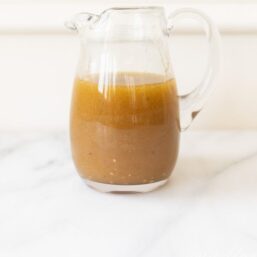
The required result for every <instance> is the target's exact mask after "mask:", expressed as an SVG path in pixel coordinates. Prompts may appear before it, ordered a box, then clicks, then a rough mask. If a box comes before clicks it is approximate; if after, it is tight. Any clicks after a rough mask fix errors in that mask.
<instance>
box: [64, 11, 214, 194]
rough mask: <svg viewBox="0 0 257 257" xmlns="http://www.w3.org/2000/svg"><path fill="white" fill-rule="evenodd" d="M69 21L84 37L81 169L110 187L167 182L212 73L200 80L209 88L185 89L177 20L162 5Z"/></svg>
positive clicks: (78, 132)
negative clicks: (172, 41)
mask: <svg viewBox="0 0 257 257" xmlns="http://www.w3.org/2000/svg"><path fill="white" fill-rule="evenodd" d="M184 12H185V11H184ZM174 17H177V14H175V15H174ZM171 20H172V17H171V18H170V21H171ZM207 23H208V22H207ZM68 26H69V27H71V28H73V29H76V30H78V32H79V35H80V39H81V53H80V60H79V64H78V69H77V74H76V78H75V82H74V89H73V96H72V104H71V120H70V134H71V146H72V154H73V159H74V163H75V165H76V168H77V170H78V172H79V174H80V176H81V177H82V178H83V179H85V181H86V182H87V183H88V184H89V185H90V186H92V187H94V188H96V189H98V190H100V191H104V192H116V191H117V192H146V191H150V190H153V189H155V188H156V187H159V186H161V185H162V184H164V183H165V182H166V181H167V179H168V178H169V176H170V174H171V172H172V170H173V168H174V166H175V163H176V160H177V155H178V147H179V135H180V127H181V126H182V129H183V128H186V127H187V126H188V125H189V123H190V122H191V120H192V117H193V116H194V113H197V112H198V111H199V108H201V106H202V103H201V102H202V100H203V99H202V98H203V97H204V98H205V96H204V94H206V92H207V91H208V92H209V91H210V83H209V81H207V82H208V83H207V82H204V83H202V84H201V85H200V86H199V87H198V88H201V89H202V92H201V93H200V92H198V93H196V91H194V92H192V94H191V95H190V96H187V97H185V96H183V97H179V96H178V95H177V89H176V82H175V78H174V74H173V71H172V66H171V59H170V53H169V37H170V28H169V27H168V25H167V21H166V19H165V16H164V12H163V9H162V8H159V7H145V8H144V7H143V8H142V7H141V8H112V9H109V10H107V11H104V12H103V13H102V14H101V15H100V16H97V15H93V14H88V13H82V14H79V15H77V16H76V17H75V18H74V19H73V21H71V22H70V23H69V24H68ZM209 31H212V29H209ZM207 73H208V72H207ZM212 75H213V72H211V74H209V75H206V76H205V77H208V76H209V77H210V76H212ZM209 80H210V79H209ZM203 81H204V80H203ZM207 84H208V85H207ZM207 88H208V90H207ZM193 94H195V96H193ZM196 94H197V95H196ZM200 94H201V95H200ZM200 96H201V97H200ZM197 97H198V100H196V98H197ZM179 101H180V102H181V101H182V102H181V105H182V106H181V107H182V110H181V111H179ZM195 103H198V107H197V108H196V107H195ZM182 112H183V114H182V115H183V117H186V119H184V121H186V122H184V123H181V122H180V118H179V116H180V114H181V113H182ZM188 114H190V117H191V119H188Z"/></svg>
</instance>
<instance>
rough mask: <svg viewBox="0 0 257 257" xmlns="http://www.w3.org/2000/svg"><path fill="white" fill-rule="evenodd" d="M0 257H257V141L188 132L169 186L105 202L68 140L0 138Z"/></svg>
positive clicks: (253, 135)
mask: <svg viewBox="0 0 257 257" xmlns="http://www.w3.org/2000/svg"><path fill="white" fill-rule="evenodd" d="M0 256H1V257H23V256H24V257H35V256H36V257H41V256H44V257H46V256H49V257H59V256H60V257H80V256H81V257H82V256H83V257H85V256H88V257H126V256H129V257H170V256H174V257H180V256H181V257H182V256H183V257H189V256H190V257H194V256H195V257H202V256H203V257H214V256H215V257H216V256H217V257H223V256H224V257H230V256H231V257H239V256H240V257H241V256H247V257H252V256H254V257H256V256H257V131H256V132H251V131H245V132H239V131H227V132H215V131H214V132H186V133H184V134H182V140H181V151H180V157H179V161H178V163H177V166H176V168H175V171H174V173H173V174H172V177H171V179H170V181H169V183H168V184H167V185H166V186H164V187H163V188H161V189H159V190H157V191H154V192H151V193H147V194H130V195H117V194H104V193H99V192H96V191H94V190H92V189H90V188H88V187H87V186H86V185H84V184H83V182H82V181H81V180H80V178H79V177H78V175H77V173H76V172H75V168H74V166H73V164H72V161H71V157H70V151H69V144H68V139H67V136H66V135H65V134H64V133H52V134H51V133H49V134H46V133H45V134H42V133H41V134H40V133H32V134H31V133H30V134H28V133H0Z"/></svg>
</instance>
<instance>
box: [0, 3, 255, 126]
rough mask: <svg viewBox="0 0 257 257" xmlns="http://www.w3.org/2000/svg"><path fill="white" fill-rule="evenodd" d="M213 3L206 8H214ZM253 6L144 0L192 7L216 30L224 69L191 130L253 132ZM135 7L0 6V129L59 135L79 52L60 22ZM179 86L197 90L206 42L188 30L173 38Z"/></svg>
mask: <svg viewBox="0 0 257 257" xmlns="http://www.w3.org/2000/svg"><path fill="white" fill-rule="evenodd" d="M214 2H215V3H216V4H213V3H214ZM255 2H256V1H237V2H235V1H211V0H209V1H189V2H188V1H172V2H171V1H168V0H166V1H163V0H162V1H149V0H148V1H144V2H142V3H143V5H163V6H164V7H165V8H166V11H167V13H169V12H170V11H172V10H174V9H175V8H177V7H185V6H187V7H196V8H199V9H201V10H203V11H205V12H206V13H207V14H208V15H209V16H210V17H211V18H212V19H213V20H214V21H216V23H217V24H218V26H219V28H220V30H221V34H222V47H223V56H224V58H223V67H222V73H221V75H220V78H219V80H218V81H217V82H216V90H215V92H214V93H213V95H212V96H211V98H210V100H209V102H208V103H207V105H206V107H205V109H204V110H203V111H202V113H201V115H199V117H197V119H196V120H195V122H194V125H193V127H192V128H193V129H256V128H257V15H256V13H257V4H255ZM119 5H142V4H140V1H134V0H132V1H128V2H126V1H111V0H107V1H104V0H96V1H92V0H91V1H78V0H77V1H71V0H70V1H68V0H66V1H61V0H55V1H3V0H2V1H0V129H1V130H20V129H22V130H38V129H39V130H57V129H62V130H65V129H67V128H68V118H69V102H70V97H71V90H72V82H73V77H74V72H75V67H76V62H77V59H78V54H79V41H78V40H79V39H78V37H77V36H76V35H75V34H73V33H71V32H69V31H68V30H65V28H64V26H63V23H64V21H65V19H67V18H69V17H70V16H72V15H73V14H74V13H76V12H79V11H94V12H101V11H102V10H103V9H105V8H108V7H110V6H119ZM172 53H173V55H172V56H173V66H174V69H175V72H176V77H177V81H178V86H179V87H181V88H182V86H183V88H184V87H187V86H189V87H190V86H192V85H195V84H197V81H198V80H199V78H200V77H201V72H202V68H203V65H204V61H205V55H206V52H205V41H204V38H203V37H202V34H201V33H199V31H198V30H195V29H194V28H192V27H191V26H186V27H184V28H181V29H178V31H177V33H176V34H175V35H174V37H173V39H172Z"/></svg>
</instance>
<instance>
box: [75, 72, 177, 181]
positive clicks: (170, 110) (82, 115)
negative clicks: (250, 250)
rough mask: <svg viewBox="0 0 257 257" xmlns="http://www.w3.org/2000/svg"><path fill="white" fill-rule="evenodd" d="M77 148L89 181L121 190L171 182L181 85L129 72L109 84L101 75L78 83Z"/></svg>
mask: <svg viewBox="0 0 257 257" xmlns="http://www.w3.org/2000/svg"><path fill="white" fill-rule="evenodd" d="M107 78H110V76H109V77H108V76H107ZM109 81H112V83H110V82H109ZM71 143H72V152H73V158H74V161H75V165H76V167H77V169H78V171H79V174H80V175H81V176H82V177H84V178H87V179H90V180H93V181H97V182H102V183H107V184H120V185H132V184H145V183H152V182H156V181H160V180H163V179H166V178H168V177H169V175H170V173H171V171H172V169H173V167H174V165H175V162H176V159H177V153H178V143H179V120H178V101H177V92H176V85H175V81H174V80H171V79H168V80H167V79H165V78H164V77H162V76H160V75H155V74H147V73H129V72H128V73H118V74H116V76H115V77H113V76H112V77H111V79H109V80H108V81H107V80H106V79H105V80H104V83H101V80H99V78H98V76H91V77H90V78H88V79H84V80H81V79H76V80H75V85H74V92H73V99H72V108H71Z"/></svg>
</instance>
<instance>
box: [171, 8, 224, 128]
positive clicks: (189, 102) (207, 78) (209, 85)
mask: <svg viewBox="0 0 257 257" xmlns="http://www.w3.org/2000/svg"><path fill="white" fill-rule="evenodd" d="M184 18H191V19H195V20H197V21H200V22H201V23H202V24H203V26H204V29H205V33H206V37H207V40H208V56H207V66H206V68H205V72H204V75H203V78H202V79H201V81H200V83H199V85H198V86H197V87H196V88H194V89H193V90H192V91H191V92H190V93H188V94H186V95H181V96H179V99H180V127H181V130H186V129H187V128H188V127H189V126H190V125H191V123H192V121H193V119H194V118H195V117H196V115H197V114H198V113H199V112H200V111H201V109H202V107H203V105H204V103H205V101H206V99H207V98H208V96H209V95H210V93H211V92H212V89H213V87H214V79H215V78H216V76H217V74H218V71H219V66H220V36H219V31H218V29H217V27H216V25H215V24H214V23H213V22H212V21H211V19H210V18H209V17H208V16H207V15H206V14H204V13H202V12H201V11H199V10H195V9H192V8H181V9H178V10H176V11H174V12H173V13H171V14H170V15H169V17H168V22H169V27H168V32H169V35H170V34H171V33H172V28H173V26H174V24H175V22H176V21H178V20H180V19H184Z"/></svg>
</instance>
